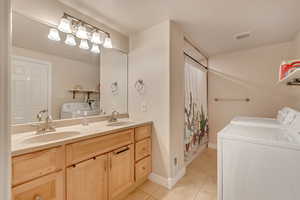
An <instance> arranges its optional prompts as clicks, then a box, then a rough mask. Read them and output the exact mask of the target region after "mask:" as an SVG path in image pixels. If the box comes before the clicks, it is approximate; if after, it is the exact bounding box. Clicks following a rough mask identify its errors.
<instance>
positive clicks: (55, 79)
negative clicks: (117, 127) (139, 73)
mask: <svg viewBox="0 0 300 200" xmlns="http://www.w3.org/2000/svg"><path fill="white" fill-rule="evenodd" d="M18 2H21V1H14V4H13V15H12V34H13V36H12V40H13V41H12V43H13V47H12V57H11V59H12V60H11V63H12V70H11V75H12V83H11V99H12V108H11V109H12V123H13V124H24V123H31V122H36V121H37V120H38V119H37V114H38V113H39V112H40V111H42V110H48V112H49V114H50V115H51V116H52V118H53V119H54V120H59V119H70V118H78V117H82V116H85V115H86V116H95V115H106V114H110V113H111V112H112V111H113V110H116V111H118V112H119V113H127V54H126V53H124V52H122V51H120V50H116V49H107V48H103V47H100V50H101V52H100V54H96V53H93V52H91V51H90V50H84V49H81V48H79V47H78V46H79V44H80V40H79V39H78V38H76V39H75V41H76V44H77V45H76V46H70V45H66V44H65V40H66V35H61V40H60V41H52V40H49V39H48V34H49V29H50V28H51V27H50V26H49V25H47V23H43V19H40V16H32V14H31V12H30V11H29V10H28V13H27V11H26V8H24V9H23V10H22V12H20V8H21V5H18ZM45 6H46V5H45ZM15 8H18V9H15ZM46 9H47V8H46ZM89 46H92V44H91V43H89Z"/></svg>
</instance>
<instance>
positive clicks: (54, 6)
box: [12, 0, 129, 52]
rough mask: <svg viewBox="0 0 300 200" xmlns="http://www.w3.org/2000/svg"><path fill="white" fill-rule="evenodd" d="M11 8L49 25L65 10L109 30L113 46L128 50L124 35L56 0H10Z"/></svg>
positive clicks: (58, 18) (54, 23)
mask: <svg viewBox="0 0 300 200" xmlns="http://www.w3.org/2000/svg"><path fill="white" fill-rule="evenodd" d="M12 8H13V10H14V11H15V12H18V13H21V14H22V15H25V16H27V17H31V18H33V19H35V20H38V21H40V22H42V23H45V24H48V25H51V26H53V25H54V26H57V24H58V23H59V20H60V18H61V17H62V16H63V13H64V12H67V13H68V14H71V15H73V16H75V17H78V18H80V19H81V20H84V21H86V22H88V23H91V24H93V25H95V26H97V27H99V28H102V29H103V30H105V31H107V32H109V33H110V34H111V38H112V44H113V47H114V48H117V49H121V50H123V51H125V52H128V49H129V38H128V37H127V36H126V35H124V34H122V33H120V32H118V31H115V30H114V29H112V28H110V27H109V24H108V25H106V24H102V23H100V22H98V21H97V20H95V19H93V18H91V17H88V16H86V15H84V14H82V13H80V12H79V11H77V10H75V9H73V8H71V7H68V6H66V5H65V4H63V3H61V2H60V1H58V0H42V1H41V0H26V1H24V0H12Z"/></svg>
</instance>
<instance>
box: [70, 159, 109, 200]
mask: <svg viewBox="0 0 300 200" xmlns="http://www.w3.org/2000/svg"><path fill="white" fill-rule="evenodd" d="M107 160H108V158H107V154H106V155H102V156H98V157H94V158H92V159H90V160H87V161H84V162H82V163H79V164H76V165H73V166H71V167H69V168H67V200H84V199H88V200H107V198H108V190H107V188H108V187H107V186H108V172H107Z"/></svg>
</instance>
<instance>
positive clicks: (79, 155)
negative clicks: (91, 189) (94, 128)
mask: <svg viewBox="0 0 300 200" xmlns="http://www.w3.org/2000/svg"><path fill="white" fill-rule="evenodd" d="M133 140H134V131H133V129H129V130H126V131H122V132H118V133H113V134H110V135H106V136H102V137H96V138H92V139H88V140H84V141H80V142H76V143H74V144H69V145H67V165H71V164H75V163H78V162H80V161H82V160H85V159H89V158H92V157H94V156H97V155H99V154H102V153H106V152H109V151H112V150H115V149H117V148H120V147H122V146H125V145H128V144H131V143H133Z"/></svg>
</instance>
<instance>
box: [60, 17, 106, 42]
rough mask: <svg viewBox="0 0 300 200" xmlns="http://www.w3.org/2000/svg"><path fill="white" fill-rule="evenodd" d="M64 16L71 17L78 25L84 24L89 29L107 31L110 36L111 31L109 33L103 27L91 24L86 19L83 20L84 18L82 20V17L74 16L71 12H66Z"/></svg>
mask: <svg viewBox="0 0 300 200" xmlns="http://www.w3.org/2000/svg"><path fill="white" fill-rule="evenodd" d="M63 18H69V19H71V20H72V22H75V23H76V25H80V24H82V25H83V26H85V27H88V28H89V29H91V31H93V30H94V31H95V30H96V31H100V32H102V33H105V34H106V35H107V36H108V37H110V33H109V32H107V31H104V30H103V29H101V28H98V27H97V26H94V25H92V24H90V23H88V22H86V21H83V20H81V19H78V18H77V17H74V16H72V15H70V14H68V13H64V15H63Z"/></svg>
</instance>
